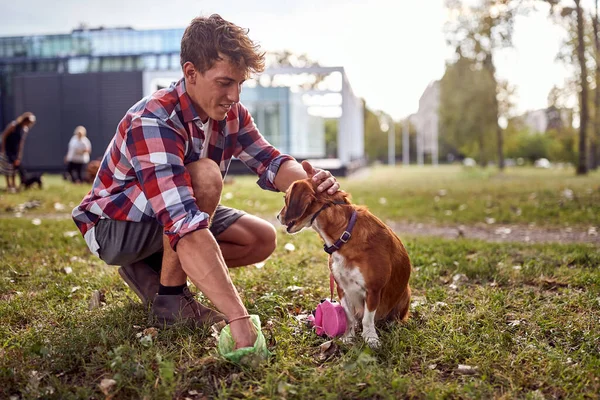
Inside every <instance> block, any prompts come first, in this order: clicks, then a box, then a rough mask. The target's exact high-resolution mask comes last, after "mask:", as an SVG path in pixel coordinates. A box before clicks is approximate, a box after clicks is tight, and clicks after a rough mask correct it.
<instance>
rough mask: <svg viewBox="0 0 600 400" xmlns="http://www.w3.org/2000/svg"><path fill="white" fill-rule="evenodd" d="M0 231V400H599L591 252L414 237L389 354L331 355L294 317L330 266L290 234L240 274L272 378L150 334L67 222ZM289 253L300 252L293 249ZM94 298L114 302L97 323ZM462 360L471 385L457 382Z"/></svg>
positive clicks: (461, 378)
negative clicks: (404, 316) (105, 383)
mask: <svg viewBox="0 0 600 400" xmlns="http://www.w3.org/2000/svg"><path fill="white" fill-rule="evenodd" d="M2 223H3V229H2V231H1V233H0V248H1V253H0V256H1V259H2V261H1V262H0V275H1V280H0V319H1V320H2V321H3V323H2V325H1V326H0V343H1V347H0V352H1V353H2V354H1V357H0V360H1V361H0V381H1V382H2V385H0V398H7V397H8V396H10V395H18V396H21V397H22V398H37V397H40V396H41V397H44V398H60V399H68V398H90V397H95V398H99V397H102V392H101V390H100V388H99V386H98V385H99V383H100V382H101V380H102V379H104V378H110V379H114V380H115V381H116V382H117V383H116V385H115V386H113V387H112V388H111V389H110V393H109V394H111V395H114V396H115V398H156V399H160V398H183V397H190V398H195V397H196V398H200V397H201V396H200V394H202V395H204V396H208V397H216V398H237V397H252V398H273V397H277V398H281V397H289V398H307V397H314V398H397V397H404V396H408V397H418V398H426V397H428V398H440V397H448V398H490V397H505V398H514V397H527V398H542V396H543V397H546V398H547V397H559V398H561V397H563V398H564V397H576V398H585V397H590V398H592V397H595V396H596V395H597V394H598V392H599V391H600V381H599V377H600V355H599V354H600V333H599V331H598V329H597V327H598V323H599V322H600V270H599V269H598V265H599V264H600V254H599V253H598V251H597V249H596V248H593V247H591V246H586V245H569V246H567V245H529V246H526V245H521V244H508V245H507V244H503V245H500V244H491V243H485V242H479V241H466V240H458V241H448V240H441V239H433V238H404V239H405V244H406V246H407V248H408V251H409V253H410V254H411V257H412V261H413V264H414V272H413V275H412V278H411V286H412V287H413V293H414V295H413V307H412V317H411V318H410V320H409V321H408V323H406V324H403V325H391V326H382V327H380V336H381V338H382V341H383V344H382V347H381V348H380V349H379V350H376V351H371V350H370V349H368V348H367V347H366V346H365V345H364V343H363V342H362V341H361V340H358V341H357V342H356V343H355V344H354V345H351V346H346V345H343V344H341V343H338V342H336V345H335V349H334V351H333V352H332V354H321V352H320V350H319V345H320V344H322V343H323V342H324V341H325V339H322V338H319V337H317V336H316V335H314V333H312V332H311V331H310V329H308V328H307V327H306V326H305V325H304V324H303V323H301V322H299V321H297V319H296V318H295V317H296V316H298V315H305V314H306V313H308V312H309V311H310V310H312V309H313V308H314V307H315V305H316V304H317V303H318V301H319V300H320V299H321V298H323V297H325V296H327V292H328V275H327V267H326V255H325V253H323V251H322V250H321V246H320V241H319V239H318V238H317V237H316V235H315V234H314V233H312V232H306V233H302V234H300V235H295V236H292V237H290V236H287V235H284V234H283V233H282V234H281V236H280V243H279V246H278V248H277V250H276V252H275V254H274V255H273V256H272V257H271V258H270V259H269V260H268V261H267V262H266V264H265V265H264V267H262V268H260V269H259V268H256V267H254V266H251V267H248V268H243V269H237V270H234V271H232V275H233V279H234V282H235V283H236V285H237V287H238V288H239V289H240V292H241V294H242V297H243V299H244V301H245V303H246V305H247V307H248V309H249V311H250V312H251V313H256V314H258V315H259V316H260V317H261V320H262V322H263V326H264V332H265V335H266V337H267V340H268V342H269V345H270V348H271V350H272V352H273V353H274V356H273V357H272V358H271V359H270V360H269V361H268V362H267V363H265V364H263V365H262V366H260V367H256V368H250V367H246V368H240V367H236V366H235V365H232V364H230V363H228V362H226V361H224V360H223V359H221V358H219V357H218V356H217V354H216V351H215V347H214V339H213V338H212V337H211V336H210V333H209V331H208V330H195V331H194V330H190V329H188V328H185V327H179V328H176V329H172V330H160V331H159V332H158V335H157V336H156V337H155V338H153V339H150V340H149V339H148V338H146V339H142V338H144V336H142V338H140V337H138V336H139V334H140V333H141V332H143V331H144V329H145V328H146V327H147V318H146V310H145V309H144V308H143V306H142V305H141V304H140V303H139V302H138V301H137V300H136V299H135V295H134V294H133V293H132V292H131V291H130V290H129V289H127V288H126V287H125V285H124V284H123V283H122V281H121V280H120V278H119V277H118V275H117V273H116V269H115V268H114V267H109V266H106V265H104V264H103V262H101V261H100V260H98V259H97V258H95V257H93V256H89V255H88V254H87V252H86V250H85V247H84V244H83V241H82V239H80V238H79V237H73V238H70V237H66V236H65V235H64V232H65V231H69V230H72V229H73V228H72V225H71V223H70V222H69V221H43V222H42V224H41V225H39V226H35V225H32V224H31V222H30V221H26V220H22V219H5V220H3V222H2ZM287 242H289V243H293V244H294V245H295V247H296V250H295V251H291V252H290V251H286V250H285V249H284V247H283V244H284V243H287ZM67 266H69V267H71V268H72V271H73V272H72V273H69V274H66V273H65V272H64V268H65V267H67ZM517 266H518V268H517ZM455 277H456V278H455ZM455 279H456V281H455ZM453 283H455V284H456V285H457V288H456V289H453V288H452V287H451V284H453ZM94 290H98V291H101V292H103V293H104V294H105V303H106V305H105V306H104V307H101V308H97V309H93V310H91V311H90V310H89V309H88V303H89V300H90V297H91V295H92V293H93V291H94ZM459 364H464V365H469V366H472V367H473V368H474V373H473V374H469V375H465V374H462V373H460V372H459V370H458V366H459ZM190 393H192V395H191V394H190ZM194 393H197V394H198V395H196V396H195V395H193V394H194Z"/></svg>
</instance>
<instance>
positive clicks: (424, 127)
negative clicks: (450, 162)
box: [409, 81, 440, 165]
mask: <svg viewBox="0 0 600 400" xmlns="http://www.w3.org/2000/svg"><path fill="white" fill-rule="evenodd" d="M439 108H440V81H433V82H431V83H430V84H429V85H428V86H427V88H426V89H425V91H424V92H423V94H422V95H421V98H420V99H419V110H418V111H417V112H416V113H415V114H412V115H411V116H410V117H409V121H410V123H411V124H412V125H413V126H414V127H415V128H416V130H417V143H416V145H417V163H418V164H419V165H423V163H424V158H425V154H430V155H431V162H432V164H434V165H437V164H438V135H439Z"/></svg>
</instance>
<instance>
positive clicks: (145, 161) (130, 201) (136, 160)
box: [72, 79, 293, 254]
mask: <svg viewBox="0 0 600 400" xmlns="http://www.w3.org/2000/svg"><path fill="white" fill-rule="evenodd" d="M202 126H203V124H202V121H201V120H200V118H199V117H198V114H197V113H196V110H195V109H194V107H193V105H192V101H191V99H190V97H189V96H188V94H187V93H186V91H185V81H184V80H183V79H182V80H180V81H179V82H177V83H173V84H172V85H171V87H169V88H168V89H162V90H159V91H157V92H156V93H154V94H152V95H151V96H149V97H145V98H143V99H142V100H140V101H139V102H138V103H137V104H135V105H134V106H133V107H132V108H131V109H129V111H128V112H127V114H126V115H125V117H124V118H123V119H122V120H121V122H120V123H119V125H118V128H117V132H116V134H115V136H114V138H113V139H112V141H111V142H110V144H109V145H108V148H107V149H106V152H105V154H104V157H103V159H102V163H101V166H100V169H99V170H98V174H97V175H96V179H95V180H94V184H93V186H92V189H91V190H90V192H89V193H88V194H87V195H86V196H85V197H84V199H83V201H82V202H81V204H80V205H79V206H77V207H75V209H73V213H72V216H73V220H74V221H75V223H76V224H77V227H78V228H79V230H80V231H81V233H82V234H83V236H84V238H85V239H86V242H87V243H88V246H89V247H90V250H92V252H94V253H95V254H98V252H97V250H98V244H97V241H96V239H95V233H94V229H93V227H94V225H95V224H96V223H97V222H98V221H99V220H100V219H101V218H109V219H113V220H121V221H134V222H140V221H149V220H152V219H156V220H157V221H158V222H159V223H160V224H161V225H163V226H164V227H165V233H166V234H167V235H169V238H170V243H171V246H172V247H173V248H175V246H176V244H177V242H178V241H179V239H181V238H182V237H183V236H184V235H186V234H188V233H190V232H193V231H195V230H197V229H203V228H207V227H208V219H209V216H208V214H207V213H205V212H203V211H202V210H199V209H198V207H197V205H196V202H195V199H194V193H193V191H192V185H191V178H190V175H189V174H188V172H187V170H186V168H185V165H186V164H188V163H191V162H194V161H197V160H198V159H199V158H200V152H201V150H202V149H203V147H204V146H208V149H207V150H208V154H207V157H208V158H210V159H212V160H214V161H215V162H216V163H217V164H218V165H219V166H220V169H221V174H222V176H223V177H225V174H226V173H227V169H228V168H229V164H230V163H231V158H232V157H237V158H239V159H240V160H241V161H242V162H243V163H244V164H245V165H246V166H248V167H249V168H250V169H251V170H252V171H254V172H255V173H256V174H257V175H259V177H260V178H259V180H258V185H259V186H260V187H261V188H263V189H266V190H273V191H277V188H276V187H275V185H274V179H275V175H276V174H277V171H278V170H279V167H280V166H281V164H282V163H284V162H285V161H288V160H293V158H292V157H291V156H288V155H284V154H281V153H280V152H279V151H278V150H277V149H275V148H274V147H273V146H271V145H270V144H269V143H268V142H267V141H266V140H265V138H264V137H263V136H262V135H261V134H260V133H259V131H258V129H257V128H256V125H255V124H254V120H253V119H252V116H251V115H250V113H249V112H248V110H246V108H245V107H244V106H243V105H242V104H240V103H237V104H235V105H234V106H233V107H232V108H231V110H229V112H228V113H227V117H226V118H225V119H224V120H223V121H213V120H210V119H209V121H208V124H207V125H206V126H209V127H210V129H211V130H212V132H211V135H210V138H209V143H205V134H204V132H203V130H202Z"/></svg>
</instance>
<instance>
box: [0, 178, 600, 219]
mask: <svg viewBox="0 0 600 400" xmlns="http://www.w3.org/2000/svg"><path fill="white" fill-rule="evenodd" d="M44 179H45V180H44V182H45V185H46V188H45V189H44V190H43V191H39V190H37V189H32V190H29V191H25V192H22V193H19V194H16V195H6V194H5V192H4V190H3V189H4V186H3V185H4V182H1V183H0V185H1V186H0V215H1V214H3V213H10V210H11V209H12V208H14V207H15V206H17V205H18V204H22V203H24V202H26V201H31V200H39V201H41V205H40V207H39V208H36V209H34V210H31V212H34V213H44V214H45V213H65V212H68V211H69V210H70V209H71V208H72V207H73V206H75V205H76V204H78V203H79V201H80V200H81V198H82V197H83V195H84V194H85V193H86V192H87V190H88V189H89V187H88V186H86V185H80V186H75V185H71V184H68V183H66V182H64V181H63V180H62V179H61V178H60V177H58V176H44ZM255 181H256V178H255V177H251V176H243V177H235V184H234V185H226V186H225V188H224V191H223V203H224V204H227V205H229V206H232V207H237V208H241V209H244V210H247V211H249V212H252V213H255V214H259V215H262V216H265V217H269V218H274V216H275V215H276V213H277V211H278V210H279V209H280V208H281V206H282V196H281V195H280V194H274V193H272V192H267V191H263V190H260V189H259V190H256V188H257V186H256V184H255ZM341 184H342V187H343V189H344V190H346V191H348V192H350V193H351V194H352V197H353V201H354V202H355V203H357V204H364V205H367V206H368V207H369V208H370V209H371V210H372V211H373V212H374V213H375V214H376V215H378V216H379V217H380V218H382V219H384V220H385V219H391V220H403V221H414V222H423V223H441V224H444V223H464V224H471V223H478V222H485V221H486V218H493V219H494V220H495V221H496V223H516V224H529V223H536V224H537V225H540V226H565V225H570V226H580V227H588V226H599V225H600V170H599V171H596V172H594V173H590V174H589V175H588V176H586V177H576V176H575V173H574V171H573V170H572V169H564V170H543V169H542V170H540V169H533V168H513V169H508V170H507V171H506V172H504V173H502V174H500V173H498V172H497V170H496V169H484V170H481V169H465V168H463V167H460V166H443V167H439V168H434V167H430V166H428V167H422V168H419V167H410V168H401V167H398V168H387V167H376V168H372V169H370V170H369V171H368V172H365V173H363V174H361V176H360V177H355V178H352V179H341ZM56 203H58V204H60V205H63V206H64V207H65V208H66V211H65V210H58V211H57V210H56V209H55V204H56ZM59 208H60V206H59Z"/></svg>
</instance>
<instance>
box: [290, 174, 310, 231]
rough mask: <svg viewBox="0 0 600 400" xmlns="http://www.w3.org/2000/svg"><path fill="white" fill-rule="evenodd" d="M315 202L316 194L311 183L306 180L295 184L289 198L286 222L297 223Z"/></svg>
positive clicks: (291, 188)
mask: <svg viewBox="0 0 600 400" xmlns="http://www.w3.org/2000/svg"><path fill="white" fill-rule="evenodd" d="M314 200H315V192H314V189H313V188H312V186H311V184H310V183H309V182H307V181H306V180H302V181H296V182H294V183H293V184H292V186H291V187H290V189H289V193H288V197H287V201H288V204H287V210H286V213H285V220H286V221H296V220H298V219H300V217H302V215H304V213H305V212H306V209H307V208H308V206H310V205H311V203H312V202H313V201H314Z"/></svg>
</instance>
